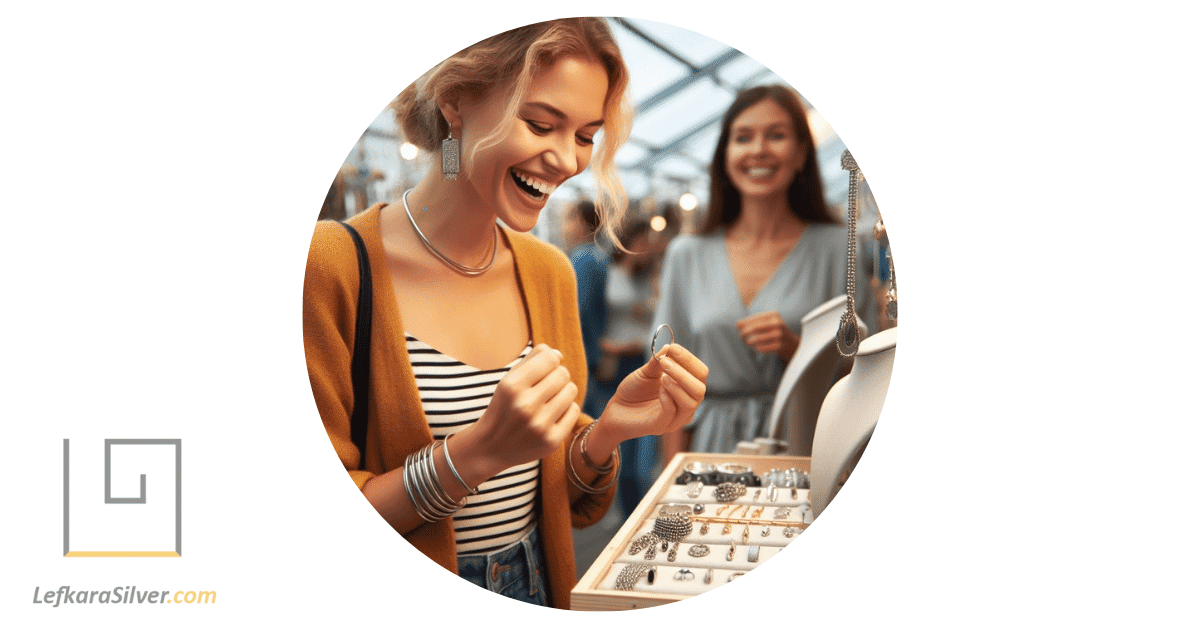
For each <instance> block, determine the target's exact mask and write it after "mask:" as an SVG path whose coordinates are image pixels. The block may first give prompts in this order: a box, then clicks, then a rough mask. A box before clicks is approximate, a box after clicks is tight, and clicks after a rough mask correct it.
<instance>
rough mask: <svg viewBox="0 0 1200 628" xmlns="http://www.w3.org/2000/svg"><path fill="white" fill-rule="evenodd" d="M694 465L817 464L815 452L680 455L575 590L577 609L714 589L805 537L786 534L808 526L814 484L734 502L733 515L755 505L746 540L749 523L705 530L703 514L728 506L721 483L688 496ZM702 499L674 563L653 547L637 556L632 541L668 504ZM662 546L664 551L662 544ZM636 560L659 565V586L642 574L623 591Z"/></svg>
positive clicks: (759, 470) (760, 467)
mask: <svg viewBox="0 0 1200 628" xmlns="http://www.w3.org/2000/svg"><path fill="white" fill-rule="evenodd" d="M693 462H700V463H710V464H715V465H720V464H724V463H731V464H736V465H745V466H748V467H750V469H751V470H752V471H753V472H754V474H755V475H758V476H759V477H762V476H763V475H764V474H766V473H767V472H768V471H770V470H771V469H787V468H793V467H794V468H796V469H798V470H800V471H804V472H808V471H810V470H811V462H810V459H809V458H808V457H792V456H746V455H738V454H700V453H681V454H678V455H676V456H675V458H673V459H672V460H671V462H670V463H669V464H668V465H667V466H666V468H665V469H664V470H663V473H662V475H660V476H659V478H658V480H656V481H655V482H654V485H653V486H652V487H650V490H649V492H647V493H646V496H645V497H644V498H643V499H642V501H641V502H640V503H639V504H638V506H637V508H636V509H635V510H634V512H633V514H632V515H630V517H629V518H628V519H626V520H625V523H624V524H623V525H622V526H621V529H620V530H618V531H617V533H616V535H615V536H613V538H612V539H611V540H610V541H609V542H608V545H606V546H605V548H604V550H603V551H602V552H601V553H600V556H599V557H597V558H596V561H595V562H594V563H592V566H591V567H589V568H588V570H587V572H586V573H584V575H583V577H582V578H580V580H579V582H578V583H577V584H576V585H575V588H574V589H572V590H571V609H572V610H584V611H612V610H627V609H634V608H646V607H650V606H659V605H661V604H668V603H670V602H677V601H679V600H684V599H687V598H689V597H691V596H693V595H698V594H700V593H704V592H706V591H711V590H713V589H715V588H717V587H719V586H721V585H723V584H725V583H726V582H729V578H730V576H732V575H734V574H738V573H745V572H749V571H750V570H751V569H753V568H754V567H756V566H758V565H761V564H762V563H763V562H765V561H766V560H767V559H768V558H770V557H772V556H774V555H775V554H777V553H779V551H780V550H782V549H783V548H784V547H785V546H787V544H788V543H790V542H792V541H794V540H795V539H796V538H799V534H796V535H794V536H792V537H790V538H788V537H785V536H784V534H783V530H784V529H785V527H791V528H795V529H798V530H800V531H803V530H804V528H807V527H808V524H807V523H806V522H805V521H806V520H805V517H804V515H803V514H802V513H803V512H804V511H802V510H801V506H802V505H804V504H806V503H807V502H808V489H804V488H800V489H796V497H795V498H793V496H792V489H790V488H780V489H778V497H777V499H776V501H774V502H771V501H770V500H769V499H768V498H767V493H768V488H767V487H765V486H764V487H747V489H746V493H745V494H744V495H742V496H741V497H739V498H737V499H736V500H734V501H733V502H731V503H732V504H733V506H732V507H731V510H729V511H728V512H726V513H725V514H726V515H728V514H729V513H732V512H735V511H737V506H738V505H745V504H749V508H743V509H742V511H743V512H744V513H746V514H745V515H741V516H737V517H735V518H736V519H740V520H743V521H746V520H748V521H749V522H750V523H749V531H750V536H749V540H748V541H747V542H746V543H743V542H742V538H743V535H744V534H745V530H746V524H745V523H737V524H733V525H732V530H731V531H730V532H729V533H728V534H722V528H723V527H724V525H723V524H722V523H717V522H710V524H709V530H708V532H707V533H706V534H701V533H700V527H701V523H702V522H701V521H700V520H699V519H700V518H704V517H714V516H715V513H716V511H717V510H718V509H719V508H720V507H721V506H723V505H724V504H721V503H718V502H717V501H716V499H715V498H714V496H713V489H714V488H715V487H713V486H705V487H703V489H702V492H701V494H700V496H699V497H688V495H687V487H686V486H684V485H682V484H676V483H675V480H676V479H677V478H678V477H679V476H680V474H682V473H683V470H684V468H685V467H686V466H687V465H689V464H691V463H693ZM759 488H761V489H762V493H761V494H760V495H759V498H758V499H757V500H755V499H754V495H755V491H757V490H758V489H759ZM696 503H703V504H704V505H705V510H704V512H703V513H701V514H699V515H694V517H696V519H694V520H693V527H692V531H691V533H690V534H688V535H687V536H686V537H685V538H684V539H683V541H682V542H681V544H680V546H679V548H678V552H677V556H676V558H675V560H674V561H668V560H667V554H668V553H667V552H665V551H657V552H656V554H655V556H654V558H653V559H651V560H646V559H645V554H646V552H645V550H643V551H641V552H639V553H638V554H637V555H631V554H630V553H629V546H630V544H631V543H633V542H634V541H635V540H636V539H638V538H639V537H641V536H642V535H643V534H646V533H647V532H650V531H651V530H652V529H653V526H654V519H655V518H656V517H657V516H658V513H659V508H660V507H661V506H664V505H666V504H689V505H694V504H696ZM760 506H762V507H764V508H763V511H762V513H761V514H760V516H759V517H758V518H757V519H747V515H748V514H752V513H753V512H754V511H755V510H756V509H757V508H758V507H760ZM780 507H788V508H789V509H790V512H789V513H788V514H787V516H786V517H783V518H780V519H776V518H775V517H774V511H775V509H776V508H780ZM808 513H809V514H808V521H811V517H812V515H811V511H808ZM766 527H770V529H771V531H770V533H769V534H768V536H766V537H764V536H762V530H763V529H764V528H766ZM731 541H732V542H733V543H734V545H735V547H734V555H733V559H732V560H726V559H727V557H728V554H729V546H730V542H731ZM697 543H702V544H705V545H707V546H708V547H709V552H708V554H707V555H706V556H703V557H699V558H697V557H694V556H690V555H689V554H688V549H689V548H691V547H692V546H693V545H695V544H697ZM750 546H758V547H759V548H760V549H759V558H758V561H757V562H750V560H749V556H748V552H749V547H750ZM659 549H660V550H661V548H659ZM629 564H645V565H647V566H654V567H656V568H657V569H656V570H657V573H656V576H655V580H654V584H649V583H648V582H647V577H646V575H644V574H643V575H642V576H641V577H640V578H638V579H637V582H636V583H635V584H634V586H633V590H631V591H625V590H618V589H617V588H616V579H617V574H619V573H620V572H621V570H622V569H624V568H625V566H626V565H629ZM680 569H687V570H690V571H691V573H692V577H691V578H690V579H688V580H679V579H676V578H675V575H676V574H678V573H679V570H680ZM709 569H712V570H713V577H712V582H711V583H709V584H705V583H704V577H705V574H706V572H707V571H708V570H709Z"/></svg>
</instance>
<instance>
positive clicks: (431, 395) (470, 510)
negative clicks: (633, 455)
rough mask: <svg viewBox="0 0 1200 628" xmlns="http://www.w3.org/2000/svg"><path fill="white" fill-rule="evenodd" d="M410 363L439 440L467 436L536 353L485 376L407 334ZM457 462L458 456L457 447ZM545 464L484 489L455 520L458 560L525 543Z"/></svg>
mask: <svg viewBox="0 0 1200 628" xmlns="http://www.w3.org/2000/svg"><path fill="white" fill-rule="evenodd" d="M404 338H405V340H407V342H408V358H409V361H410V362H412V367H413V373H414V374H415V375H416V378H417V390H419V391H420V393H421V406H422V407H423V408H424V409H425V417H426V419H428V421H429V429H430V431H431V432H433V438H434V440H443V439H445V438H446V437H447V436H449V435H451V434H454V433H455V432H458V431H459V430H462V429H463V428H465V427H467V426H468V425H470V424H472V423H474V422H475V421H478V420H479V417H480V416H482V415H483V411H484V410H485V409H486V408H487V406H488V402H490V401H491V399H492V395H493V394H494V393H495V392H496V384H497V383H499V382H500V380H501V379H502V378H503V377H504V375H505V374H506V373H508V371H509V369H511V368H512V367H513V365H515V364H516V363H517V362H518V361H520V359H521V358H523V357H525V355H526V354H528V353H529V351H530V350H531V349H532V348H533V343H532V342H530V343H529V344H528V345H526V346H525V349H524V350H523V351H521V355H519V356H517V358H516V359H515V360H513V361H512V362H509V363H508V364H507V365H506V366H504V367H502V368H498V369H492V370H487V371H481V370H479V369H477V368H475V367H473V366H470V365H468V364H463V363H462V362H459V361H458V360H455V359H454V358H452V357H450V356H448V355H444V354H442V353H441V352H439V351H438V350H437V349H434V348H433V347H431V346H429V345H427V344H425V343H423V342H421V341H420V340H417V339H416V338H413V337H412V336H410V335H408V334H405V335H404ZM450 455H451V457H453V456H455V455H458V454H457V452H455V451H454V449H453V443H451V450H450ZM540 469H541V465H540V461H538V460H534V461H533V462H529V463H526V464H523V465H518V466H516V467H512V468H510V469H508V470H506V471H504V472H502V473H500V474H499V475H497V476H496V477H494V478H492V479H490V480H488V481H486V482H484V483H483V484H480V485H479V493H478V494H476V495H468V496H467V503H466V505H465V506H463V508H462V509H461V510H459V511H458V512H457V513H456V514H455V515H454V538H455V541H456V542H457V545H458V554H459V555H460V556H465V555H467V554H489V553H491V552H494V551H496V550H498V549H502V548H505V547H507V546H509V545H511V544H513V543H514V542H516V541H519V540H520V539H521V537H523V536H524V535H525V533H526V532H527V531H528V530H530V529H532V527H533V525H534V499H535V498H536V497H537V488H538V476H539V473H540Z"/></svg>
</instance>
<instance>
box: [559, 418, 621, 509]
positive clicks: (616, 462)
mask: <svg viewBox="0 0 1200 628" xmlns="http://www.w3.org/2000/svg"><path fill="white" fill-rule="evenodd" d="M592 425H595V423H594V422H593V423H592ZM588 429H591V426H590V425H589V426H588V427H586V428H584V430H585V431H586V430H588ZM579 434H580V433H579V432H575V438H572V439H571V445H570V446H569V447H567V470H568V471H570V473H569V474H567V479H568V480H570V481H571V484H574V485H575V488H577V489H579V490H581V491H583V492H585V493H590V494H592V495H599V494H600V493H603V492H605V491H607V490H608V489H609V488H611V487H612V485H613V484H616V482H617V479H618V478H619V477H620V476H621V455H620V453H619V452H618V451H616V450H614V451H613V463H612V466H613V468H614V469H616V470H615V471H613V475H612V479H611V480H609V481H608V484H605V485H604V486H600V487H592V486H588V485H587V484H586V483H585V482H584V481H583V479H582V478H580V477H579V472H578V471H576V470H575V457H574V456H572V455H571V450H573V449H575V441H577V440H579ZM579 455H580V456H584V453H583V449H582V448H581V449H580V450H579ZM585 462H586V459H585Z"/></svg>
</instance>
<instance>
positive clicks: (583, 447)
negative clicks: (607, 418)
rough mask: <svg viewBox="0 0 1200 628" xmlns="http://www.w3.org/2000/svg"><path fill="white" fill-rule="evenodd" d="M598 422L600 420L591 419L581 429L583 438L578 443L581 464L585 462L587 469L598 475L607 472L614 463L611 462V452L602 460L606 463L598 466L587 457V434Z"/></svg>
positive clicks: (611, 468) (589, 433) (588, 434)
mask: <svg viewBox="0 0 1200 628" xmlns="http://www.w3.org/2000/svg"><path fill="white" fill-rule="evenodd" d="M599 422H600V421H592V424H591V425H589V426H587V427H585V428H584V429H583V434H582V436H583V440H582V442H580V443H579V455H580V456H581V457H582V458H583V464H586V465H587V467H588V468H589V469H591V470H592V471H595V472H596V473H598V474H600V475H604V474H605V473H608V472H609V471H612V470H613V464H615V463H614V462H613V456H612V454H609V455H608V460H605V461H604V462H606V463H607V464H604V465H600V466H597V465H594V464H592V461H591V460H590V459H589V458H588V454H587V442H588V436H590V435H591V434H592V430H593V429H595V428H596V424H597V423H599Z"/></svg>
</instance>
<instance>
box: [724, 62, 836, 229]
mask: <svg viewBox="0 0 1200 628" xmlns="http://www.w3.org/2000/svg"><path fill="white" fill-rule="evenodd" d="M768 98H770V99H771V100H773V101H775V103H776V104H778V105H779V106H780V107H783V110H784V111H786V112H787V113H788V116H789V117H791V119H792V129H793V131H794V132H795V133H796V139H797V140H798V143H799V144H800V146H801V148H800V150H802V151H804V152H805V159H804V169H803V170H801V171H800V172H799V173H797V174H796V178H795V179H792V183H791V184H790V185H789V186H788V191H787V202H788V209H789V210H790V211H791V212H792V213H793V214H795V215H796V217H797V218H799V219H800V220H803V221H804V222H806V223H817V222H827V223H831V222H836V221H835V220H834V218H833V216H831V215H830V212H829V208H828V206H827V205H826V204H825V191H824V189H823V186H822V185H821V172H820V170H819V169H818V167H817V146H816V142H814V141H813V137H812V132H811V131H810V130H809V128H808V115H806V114H805V113H804V104H803V103H802V102H801V101H800V95H799V94H797V93H796V92H795V90H793V89H792V88H790V87H788V86H786V85H779V84H776V85H759V86H757V87H751V88H750V89H746V90H743V91H741V92H739V93H738V95H737V97H736V98H734V100H733V104H731V105H730V106H729V110H728V111H726V112H725V117H724V118H722V119H721V136H720V138H718V139H717V150H716V152H715V153H714V154H713V158H712V163H711V164H709V167H708V170H709V193H708V215H707V216H705V218H704V224H703V225H702V226H701V227H700V232H701V233H712V232H714V231H716V230H717V229H719V228H721V227H728V226H729V225H731V224H733V223H734V221H736V220H737V218H738V216H740V215H742V195H741V192H738V190H737V188H736V187H734V186H733V182H732V181H730V179H729V172H728V171H727V170H726V169H725V156H726V154H727V153H728V152H729V136H730V131H731V129H732V127H733V121H734V120H735V119H736V118H737V117H738V116H739V115H741V113H742V112H743V111H745V110H747V109H749V108H750V107H752V106H754V105H757V104H758V103H760V102H762V101H764V100H766V99H768Z"/></svg>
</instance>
